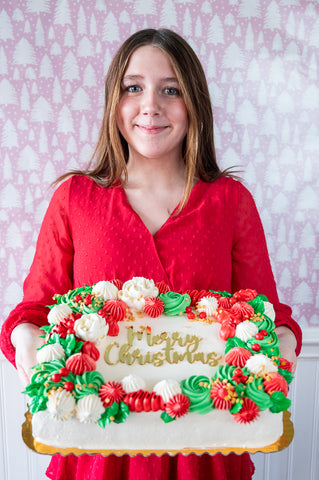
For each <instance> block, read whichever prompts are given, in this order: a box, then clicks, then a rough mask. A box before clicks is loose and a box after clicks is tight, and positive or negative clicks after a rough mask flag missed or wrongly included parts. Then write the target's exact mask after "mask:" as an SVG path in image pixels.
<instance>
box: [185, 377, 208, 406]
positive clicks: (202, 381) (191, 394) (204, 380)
mask: <svg viewBox="0 0 319 480" xmlns="http://www.w3.org/2000/svg"><path fill="white" fill-rule="evenodd" d="M180 386H181V389H182V393H184V394H185V395H187V397H188V399H189V401H190V407H189V410H190V411H191V412H198V413H200V414H205V413H208V412H210V411H211V410H212V409H213V408H214V404H213V401H212V399H211V397H210V386H211V379H210V378H208V377H205V376H204V375H198V376H196V375H193V376H191V377H189V378H188V379H187V380H182V382H181V384H180Z"/></svg>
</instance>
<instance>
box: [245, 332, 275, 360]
mask: <svg viewBox="0 0 319 480" xmlns="http://www.w3.org/2000/svg"><path fill="white" fill-rule="evenodd" d="M256 343H257V344H258V345H260V347H261V349H260V351H259V352H258V353H263V354H264V355H267V356H268V357H270V358H271V357H278V356H279V355H280V350H279V339H278V337H277V334H276V333H275V332H274V331H273V332H271V333H269V334H268V335H266V336H265V337H264V339H263V340H256V339H255V337H252V338H249V339H248V340H247V347H248V348H249V349H250V351H251V352H252V353H256V352H255V351H254V350H253V349H252V345H254V344H256Z"/></svg>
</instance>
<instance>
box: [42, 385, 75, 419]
mask: <svg viewBox="0 0 319 480" xmlns="http://www.w3.org/2000/svg"><path fill="white" fill-rule="evenodd" d="M75 407H76V402H75V400H74V397H73V395H72V394H71V392H67V391H66V390H51V391H50V392H49V395H48V403H47V409H48V411H49V413H50V414H51V416H52V417H53V418H55V419H56V420H66V419H67V418H68V417H70V416H72V415H73V414H74V413H75Z"/></svg>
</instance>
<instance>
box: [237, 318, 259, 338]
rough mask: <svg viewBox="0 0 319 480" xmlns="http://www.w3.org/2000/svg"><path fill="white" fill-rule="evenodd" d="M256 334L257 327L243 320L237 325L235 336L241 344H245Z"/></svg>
mask: <svg viewBox="0 0 319 480" xmlns="http://www.w3.org/2000/svg"><path fill="white" fill-rule="evenodd" d="M256 333H258V327H257V325H255V323H253V322H250V321H249V320H245V321H244V322H241V323H239V324H238V325H237V327H236V333H235V335H236V337H238V338H240V340H242V341H243V342H247V340H249V338H252V337H254V336H255V335H256Z"/></svg>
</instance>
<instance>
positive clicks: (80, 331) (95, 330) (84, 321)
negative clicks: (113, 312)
mask: <svg viewBox="0 0 319 480" xmlns="http://www.w3.org/2000/svg"><path fill="white" fill-rule="evenodd" d="M108 330H109V326H108V324H106V323H105V319H104V318H103V317H101V316H100V315H98V314H97V313H88V314H86V315H82V317H80V318H79V319H78V320H76V321H75V322H74V331H75V334H76V336H77V337H79V338H81V340H85V341H89V342H97V341H98V340H101V339H102V338H104V337H105V336H106V335H107V332H108Z"/></svg>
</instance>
